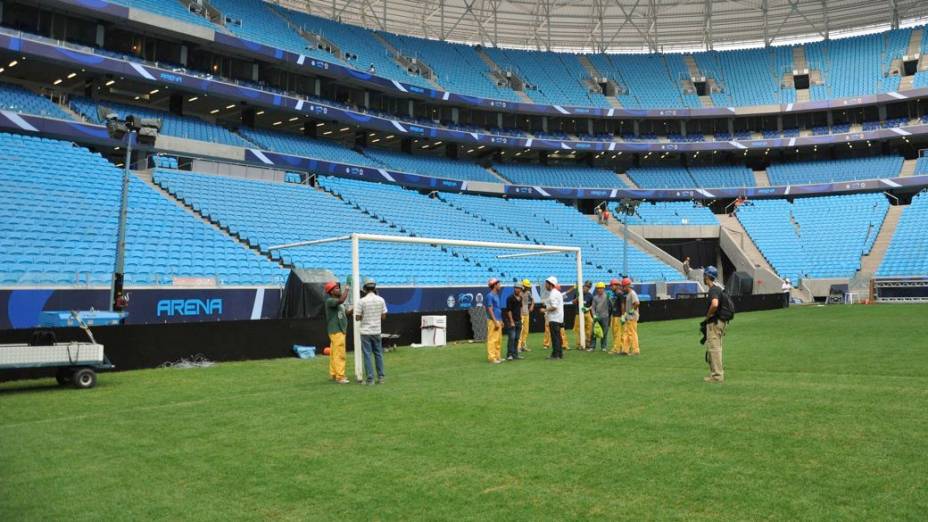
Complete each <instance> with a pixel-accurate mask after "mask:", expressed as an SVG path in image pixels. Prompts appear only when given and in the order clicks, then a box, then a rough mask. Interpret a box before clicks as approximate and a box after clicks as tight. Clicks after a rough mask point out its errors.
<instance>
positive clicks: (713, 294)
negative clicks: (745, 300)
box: [702, 266, 735, 383]
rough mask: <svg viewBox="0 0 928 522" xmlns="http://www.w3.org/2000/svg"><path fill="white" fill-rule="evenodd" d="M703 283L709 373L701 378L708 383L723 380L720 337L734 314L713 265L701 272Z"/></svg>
mask: <svg viewBox="0 0 928 522" xmlns="http://www.w3.org/2000/svg"><path fill="white" fill-rule="evenodd" d="M702 277H703V283H705V284H706V286H708V287H709V309H708V310H706V360H707V361H708V362H709V375H708V376H707V377H705V378H704V379H703V380H704V381H706V382H709V383H722V382H724V381H725V369H724V368H723V366H722V338H723V337H725V331H726V329H727V328H728V322H729V321H731V320H732V318H734V316H735V311H734V307H733V306H732V303H731V298H729V297H728V295H727V294H726V293H725V287H723V286H722V284H721V283H719V282H718V278H719V271H718V270H717V269H716V268H715V267H714V266H707V267H706V269H705V270H704V271H703V274H702Z"/></svg>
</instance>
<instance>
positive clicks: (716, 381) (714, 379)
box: [702, 375, 725, 384]
mask: <svg viewBox="0 0 928 522" xmlns="http://www.w3.org/2000/svg"><path fill="white" fill-rule="evenodd" d="M702 380H703V381H705V382H711V383H714V384H722V383H723V382H725V380H724V379H722V378H721V377H713V376H711V375H710V376H709V377H703V378H702Z"/></svg>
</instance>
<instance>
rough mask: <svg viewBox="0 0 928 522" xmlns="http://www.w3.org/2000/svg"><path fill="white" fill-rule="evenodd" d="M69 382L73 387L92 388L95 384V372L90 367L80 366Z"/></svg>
mask: <svg viewBox="0 0 928 522" xmlns="http://www.w3.org/2000/svg"><path fill="white" fill-rule="evenodd" d="M71 382H72V383H73V384H74V387H75V388H78V389H84V388H93V387H94V385H96V384H97V374H96V373H95V372H94V371H93V370H91V369H90V368H81V369H80V370H77V371H75V372H74V375H73V376H72V377H71Z"/></svg>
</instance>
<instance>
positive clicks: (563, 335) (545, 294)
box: [541, 285, 570, 350]
mask: <svg viewBox="0 0 928 522" xmlns="http://www.w3.org/2000/svg"><path fill="white" fill-rule="evenodd" d="M542 288H543V290H542V292H541V301H542V302H544V301H547V299H548V285H544V287H542ZM557 290H558V291H559V292H560V290H561V287H560V286H557ZM561 296H562V297H563V293H562V294H561ZM544 323H545V338H544V342H543V343H542V346H544V348H545V350H547V349H549V348H551V326H550V325H549V324H548V321H547V320H546V321H544ZM569 346H570V345H569V344H568V343H567V331H566V330H564V329H563V328H561V348H564V347H569Z"/></svg>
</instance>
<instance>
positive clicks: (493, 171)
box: [483, 167, 512, 185]
mask: <svg viewBox="0 0 928 522" xmlns="http://www.w3.org/2000/svg"><path fill="white" fill-rule="evenodd" d="M483 170H485V171H487V172H489V173H490V175H491V176H493V177H494V178H496V179H498V180H499V182H500V183H502V184H503V185H512V181H509V180H508V179H506V176H503V175H502V174H500V173H499V172H496V169H494V168H493V167H484V168H483Z"/></svg>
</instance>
